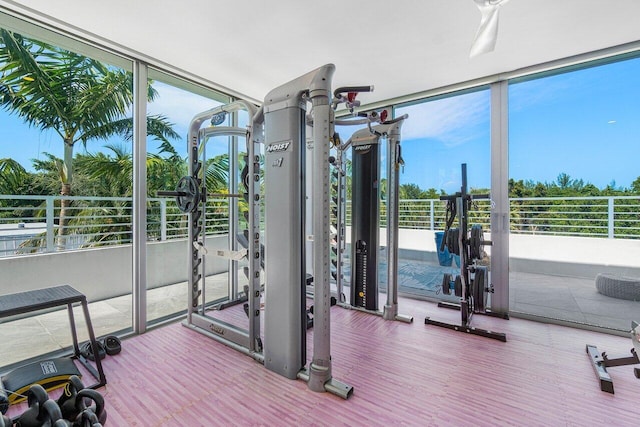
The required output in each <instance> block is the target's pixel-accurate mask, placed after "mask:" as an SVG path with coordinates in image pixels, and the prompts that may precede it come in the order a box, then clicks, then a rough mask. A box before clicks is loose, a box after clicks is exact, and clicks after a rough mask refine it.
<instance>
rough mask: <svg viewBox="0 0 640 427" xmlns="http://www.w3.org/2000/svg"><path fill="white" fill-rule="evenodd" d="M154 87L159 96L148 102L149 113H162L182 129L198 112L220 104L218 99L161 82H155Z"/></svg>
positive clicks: (187, 125) (186, 126)
mask: <svg viewBox="0 0 640 427" xmlns="http://www.w3.org/2000/svg"><path fill="white" fill-rule="evenodd" d="M153 87H154V88H155V89H156V90H157V91H158V96H157V97H156V99H155V100H154V101H153V102H151V103H149V104H148V107H147V109H148V113H149V114H162V115H163V116H165V117H167V118H168V119H169V121H170V122H171V123H173V124H175V125H176V127H178V128H181V129H187V128H188V127H189V123H191V119H193V117H194V116H195V115H196V114H198V113H201V112H203V111H206V110H209V109H211V108H213V107H216V106H218V105H220V102H218V101H214V100H212V99H208V98H205V97H204V96H201V95H196V94H194V93H191V92H187V91H185V90H183V89H179V88H176V87H174V86H169V85H167V84H164V83H161V82H154V84H153Z"/></svg>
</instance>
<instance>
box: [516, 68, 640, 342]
mask: <svg viewBox="0 0 640 427" xmlns="http://www.w3.org/2000/svg"><path fill="white" fill-rule="evenodd" d="M639 98H640V59H629V60H624V61H619V62H614V63H609V64H606V65H600V66H594V67H591V68H585V69H580V70H577V71H570V72H565V73H562V74H556V75H551V76H546V77H539V78H532V79H528V80H526V81H520V82H514V83H513V84H511V85H510V87H509V176H510V180H509V193H510V194H509V196H510V200H511V235H510V240H509V250H510V275H509V278H510V298H511V301H510V307H511V310H512V311H515V312H521V313H526V314H530V315H535V316H542V317H547V318H554V319H561V320H565V321H571V322H576V323H584V324H589V325H594V326H599V327H605V328H613V329H618V330H629V327H630V321H631V320H632V319H633V318H634V317H635V316H637V313H638V310H639V309H640V305H639V304H640V302H639V301H640V294H638V287H637V281H638V279H639V278H640V268H638V255H639V253H638V240H637V239H638V238H639V237H640V222H639V220H638V212H639V211H640V193H639V191H640V186H639V185H638V184H639V183H640V172H639V170H638V167H637V159H638V158H640V121H639V120H638V117H640V103H638V99H639ZM634 281H635V282H634ZM633 283H635V285H634V284H633ZM634 287H635V288H634ZM633 289H635V294H634V291H633Z"/></svg>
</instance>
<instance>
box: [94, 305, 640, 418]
mask: <svg viewBox="0 0 640 427" xmlns="http://www.w3.org/2000/svg"><path fill="white" fill-rule="evenodd" d="M225 311H226V310H225ZM400 311H401V312H402V313H403V314H404V313H406V314H411V315H413V316H414V317H415V320H414V323H413V324H405V323H400V322H389V321H385V320H383V319H382V318H381V317H377V316H372V315H368V314H365V313H360V312H356V311H350V310H345V309H341V308H339V307H333V308H332V319H331V322H332V357H333V376H334V378H336V379H338V380H340V381H343V382H346V383H348V384H350V385H352V386H353V387H354V388H355V392H354V395H353V396H352V397H351V398H350V399H349V400H346V401H345V400H342V399H341V398H339V397H336V396H333V395H331V394H328V393H315V392H312V391H310V390H308V388H307V386H306V384H305V383H303V382H302V381H294V380H288V379H286V378H283V377H281V376H279V375H277V374H275V373H272V372H270V371H268V370H266V369H265V368H264V367H263V366H262V365H260V364H259V363H257V362H255V361H253V359H251V358H249V357H247V356H244V355H242V354H240V353H238V352H236V351H234V350H232V349H230V348H228V347H226V346H224V345H222V344H220V343H217V342H215V341H213V340H211V339H209V338H207V337H205V336H203V335H201V334H198V333H197V332H194V331H191V330H189V329H187V328H184V327H182V326H181V325H180V324H178V323H175V324H171V325H168V326H164V327H162V328H159V329H155V330H152V331H149V332H148V333H146V334H144V335H141V336H136V337H134V338H131V339H127V340H125V341H124V342H123V350H122V353H121V354H120V355H118V356H113V357H107V358H106V359H105V360H104V362H103V366H104V367H105V372H106V375H107V380H108V384H107V386H106V387H104V388H103V389H102V390H101V391H102V392H103V394H104V396H105V399H106V403H107V410H108V414H109V419H108V422H107V426H233V425H240V426H244V425H264V426H289V425H291V426H338V425H349V426H360V425H362V426H396V425H411V426H413V425H415V426H574V425H575V426H583V425H598V424H603V425H611V426H638V425H640V404H639V402H640V380H638V379H636V378H635V377H634V375H633V367H631V366H626V367H618V368H612V369H611V370H610V372H611V373H612V376H613V381H614V386H615V390H616V394H615V395H611V394H608V393H604V392H602V391H600V388H599V386H598V382H597V380H596V378H595V375H594V373H593V370H592V367H591V364H590V362H589V359H588V357H587V356H586V353H585V344H587V343H589V344H595V345H597V346H598V348H599V349H600V350H601V351H603V350H606V351H607V352H608V353H609V354H612V355H616V354H618V353H619V354H620V355H628V352H629V349H630V348H631V340H630V339H625V338H620V337H615V336H610V335H604V334H599V333H595V332H588V331H583V330H576V329H572V328H567V327H562V326H557V325H547V324H542V323H537V322H532V321H527V320H522V319H511V320H508V321H505V320H500V319H493V318H486V317H476V318H475V319H474V325H475V326H478V327H484V328H488V329H494V330H496V331H500V332H505V333H506V334H507V338H508V342H507V343H502V342H499V341H495V340H491V339H486V338H482V337H476V336H470V335H466V334H462V333H459V332H455V331H451V330H448V329H443V328H438V327H436V326H430V325H425V324H424V317H425V315H429V316H431V317H432V318H434V319H438V320H443V321H454V322H456V321H458V320H459V313H457V312H455V311H451V310H447V309H439V308H437V307H436V306H435V305H434V304H431V303H428V302H418V301H412V300H408V301H407V300H402V301H401V310H400ZM229 313H230V312H229ZM309 342H311V340H309ZM309 357H310V356H309Z"/></svg>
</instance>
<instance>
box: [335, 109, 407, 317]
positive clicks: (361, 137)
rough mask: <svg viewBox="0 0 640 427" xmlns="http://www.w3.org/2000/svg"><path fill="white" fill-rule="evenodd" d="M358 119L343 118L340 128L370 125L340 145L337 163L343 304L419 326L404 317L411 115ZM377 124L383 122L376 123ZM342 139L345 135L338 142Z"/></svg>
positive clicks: (338, 280) (364, 115) (339, 285)
mask: <svg viewBox="0 0 640 427" xmlns="http://www.w3.org/2000/svg"><path fill="white" fill-rule="evenodd" d="M360 116H361V118H359V119H355V120H337V121H336V124H339V125H361V124H366V125H367V127H365V128H363V129H360V130H358V131H356V132H355V133H354V134H353V135H352V136H351V138H350V139H349V140H348V141H347V142H345V143H344V144H340V143H339V142H338V143H337V144H336V148H337V154H336V158H335V160H334V161H333V166H334V168H333V171H332V172H333V176H332V178H333V183H334V194H335V195H334V198H333V202H334V206H335V207H334V208H333V212H334V218H335V221H334V225H333V229H334V230H335V234H336V238H335V243H334V246H333V248H332V260H331V262H332V265H333V267H334V269H335V271H333V272H332V277H333V278H334V280H335V281H336V288H337V295H338V299H339V301H340V305H341V306H342V307H344V308H353V309H356V310H361V311H365V312H368V313H373V314H378V315H381V316H382V317H383V318H384V319H385V320H399V321H402V322H406V323H411V322H413V317H412V316H407V315H403V314H398V284H397V281H398V192H399V190H398V188H399V170H400V166H401V164H403V160H402V156H401V150H400V129H401V127H402V123H403V122H404V120H406V119H407V117H408V115H406V114H405V115H403V116H401V117H398V118H395V119H391V120H387V119H386V111H383V112H382V113H380V114H378V113H376V112H372V113H368V114H367V113H362V114H360ZM373 123H379V124H377V125H373V126H372V124H373ZM383 138H384V139H386V140H387V156H388V161H387V180H388V182H387V235H386V237H387V258H388V259H387V301H386V304H385V305H384V309H383V311H382V312H381V311H379V309H378V253H379V251H380V244H379V233H380V227H379V220H380V203H379V201H380V188H379V183H380V146H381V139H383ZM336 139H337V141H339V137H338V138H336ZM349 147H351V148H352V153H353V157H352V163H351V166H352V192H351V199H352V200H351V257H350V259H351V283H350V299H349V303H347V302H346V297H345V296H344V293H343V288H344V284H343V265H344V253H345V251H346V248H345V246H346V245H345V240H346V239H345V237H346V236H345V233H346V231H345V224H346V209H345V205H346V171H345V168H344V163H345V161H344V160H345V159H344V156H345V151H346V150H347V149H349Z"/></svg>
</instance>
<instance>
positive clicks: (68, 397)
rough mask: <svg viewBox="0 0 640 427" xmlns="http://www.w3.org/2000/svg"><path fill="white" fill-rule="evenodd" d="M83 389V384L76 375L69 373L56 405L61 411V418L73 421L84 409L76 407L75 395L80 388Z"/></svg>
mask: <svg viewBox="0 0 640 427" xmlns="http://www.w3.org/2000/svg"><path fill="white" fill-rule="evenodd" d="M82 389H84V384H82V381H81V380H80V378H79V377H78V376H77V375H71V376H70V377H69V382H67V384H66V385H65V386H64V391H63V393H62V394H61V395H60V397H59V398H58V406H60V411H61V412H62V418H64V419H65V420H69V421H74V420H75V419H76V418H77V417H78V414H80V412H81V411H82V409H84V407H83V408H82V409H80V410H78V409H76V406H77V405H76V400H77V395H78V392H79V391H80V390H82Z"/></svg>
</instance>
